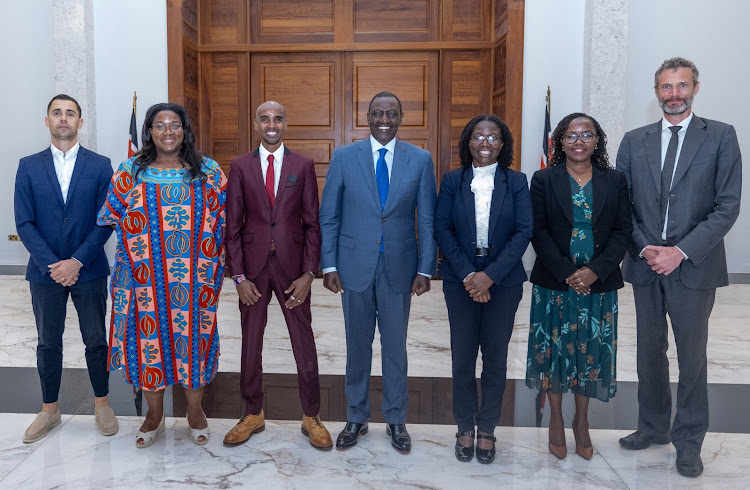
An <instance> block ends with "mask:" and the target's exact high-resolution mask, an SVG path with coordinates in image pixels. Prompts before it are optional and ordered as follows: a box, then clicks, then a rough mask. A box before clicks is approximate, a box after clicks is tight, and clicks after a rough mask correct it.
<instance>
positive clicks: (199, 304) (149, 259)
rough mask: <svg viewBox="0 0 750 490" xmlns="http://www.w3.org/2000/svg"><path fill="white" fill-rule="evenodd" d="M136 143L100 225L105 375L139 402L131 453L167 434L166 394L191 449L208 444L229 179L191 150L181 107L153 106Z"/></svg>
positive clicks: (114, 180) (114, 184) (112, 187)
mask: <svg viewBox="0 0 750 490" xmlns="http://www.w3.org/2000/svg"><path fill="white" fill-rule="evenodd" d="M142 138H143V149H142V150H141V151H140V152H139V153H138V154H137V155H135V156H134V157H132V158H130V159H128V160H126V161H124V162H122V164H120V168H119V170H118V171H117V172H116V173H115V174H114V176H113V177H112V183H111V185H110V189H109V193H108V195H107V200H106V201H105V203H104V206H103V207H102V209H101V211H100V212H99V218H98V224H99V225H113V226H114V228H115V230H116V232H117V252H116V256H115V266H114V270H113V271H112V291H111V296H112V318H111V324H110V351H109V369H110V370H111V371H113V370H116V369H122V370H123V375H124V377H125V380H126V381H127V382H128V383H130V384H132V385H133V386H137V387H139V388H142V389H143V391H144V393H145V396H146V402H147V403H148V413H147V414H146V420H145V421H144V422H143V425H142V426H141V428H140V431H139V432H138V434H137V436H136V446H137V447H147V446H150V445H151V444H153V442H154V441H155V439H156V437H157V436H158V435H159V434H160V433H161V432H163V431H164V403H163V402H164V388H165V387H167V386H168V385H172V384H181V385H182V386H183V387H184V388H185V396H186V399H187V405H188V408H187V422H188V427H189V429H190V434H191V438H192V440H193V442H195V443H196V444H205V443H206V442H208V437H209V430H208V422H207V420H206V417H205V414H204V413H203V409H202V407H201V399H202V397H203V391H204V389H205V387H206V384H208V383H209V382H210V381H211V380H212V379H213V377H214V375H215V374H216V371H217V368H218V357H219V334H218V330H217V328H216V307H217V304H218V299H219V292H220V291H221V285H222V280H223V275H224V244H223V234H224V203H225V198H226V177H225V176H224V174H223V173H222V171H221V168H220V167H219V165H218V164H217V163H216V162H215V161H213V160H211V159H209V158H206V157H203V156H201V154H200V153H199V152H198V151H197V150H196V148H195V135H194V134H193V130H192V126H191V124H190V120H189V119H188V115H187V112H186V111H185V109H184V108H183V107H182V106H179V105H177V104H157V105H154V106H152V107H151V108H150V109H149V110H148V112H147V114H146V119H145V121H144V124H143V131H142Z"/></svg>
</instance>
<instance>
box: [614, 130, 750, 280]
mask: <svg viewBox="0 0 750 490" xmlns="http://www.w3.org/2000/svg"><path fill="white" fill-rule="evenodd" d="M617 169H618V170H621V171H622V172H624V173H625V176H626V178H627V181H628V187H629V190H630V198H631V202H632V210H633V241H632V243H631V245H630V250H629V253H628V254H627V255H626V256H625V261H624V263H623V273H624V277H625V280H626V281H628V282H630V283H632V284H634V285H637V286H642V285H646V284H649V283H651V281H653V280H654V279H655V278H656V273H655V272H653V271H652V270H651V267H649V265H648V264H647V263H646V260H645V259H643V258H641V257H639V254H640V252H641V250H642V249H643V247H645V246H646V245H661V244H662V238H661V232H662V228H661V217H660V206H659V199H660V187H661V121H659V122H657V123H656V124H650V125H648V126H644V127H642V128H638V129H634V130H632V131H630V132H628V133H627V134H626V135H625V137H624V138H623V140H622V144H621V145H620V150H619V152H618V154H617ZM741 190H742V157H741V156H740V148H739V144H738V142H737V135H736V133H735V131H734V128H733V127H732V126H730V125H728V124H724V123H721V122H718V121H712V120H710V119H703V118H700V117H698V116H693V119H692V121H691V122H690V126H688V128H687V133H686V134H685V139H684V141H683V144H682V150H681V151H680V157H679V160H678V162H677V168H676V170H675V174H674V179H673V181H672V192H671V198H670V203H669V225H668V226H667V243H668V244H669V245H670V246H677V247H679V248H680V250H682V251H683V252H685V254H686V255H687V256H688V260H685V261H683V262H682V264H681V265H680V266H679V267H678V268H677V269H676V270H675V271H674V272H672V274H679V278H680V281H681V282H682V284H683V285H684V286H685V287H688V288H691V289H711V288H716V287H720V286H726V285H727V284H729V278H728V275H727V263H726V254H725V252H724V235H726V234H727V232H729V230H730V229H731V228H732V225H733V224H734V222H735V220H736V219H737V215H738V214H739V212H740V193H741Z"/></svg>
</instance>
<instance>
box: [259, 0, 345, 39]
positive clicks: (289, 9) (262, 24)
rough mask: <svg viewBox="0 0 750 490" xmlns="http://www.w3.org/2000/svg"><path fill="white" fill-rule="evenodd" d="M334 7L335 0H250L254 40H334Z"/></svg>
mask: <svg viewBox="0 0 750 490" xmlns="http://www.w3.org/2000/svg"><path fill="white" fill-rule="evenodd" d="M334 11H335V10H334V0H304V1H300V0H250V31H251V33H252V42H253V43H255V44H265V43H280V44H281V43H283V44H289V43H330V42H333V36H334Z"/></svg>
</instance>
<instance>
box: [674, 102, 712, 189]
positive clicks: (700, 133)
mask: <svg viewBox="0 0 750 490" xmlns="http://www.w3.org/2000/svg"><path fill="white" fill-rule="evenodd" d="M705 127H706V123H705V122H703V119H701V118H699V117H698V116H693V120H692V121H690V126H688V128H687V131H686V132H685V139H683V140H682V148H681V149H680V158H679V159H678V160H677V164H676V165H677V168H676V169H675V171H674V177H673V178H672V189H674V187H675V186H676V185H677V183H678V182H679V181H680V179H681V178H682V177H683V176H684V175H685V172H687V169H688V167H690V164H691V163H692V162H693V160H694V159H695V156H696V155H697V154H698V150H700V148H701V146H702V145H703V140H705V139H706V131H705Z"/></svg>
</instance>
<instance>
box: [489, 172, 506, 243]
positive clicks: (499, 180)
mask: <svg viewBox="0 0 750 490" xmlns="http://www.w3.org/2000/svg"><path fill="white" fill-rule="evenodd" d="M507 188H508V179H507V178H506V175H505V169H503V168H500V166H499V165H498V167H497V169H495V188H494V189H493V191H492V204H491V205H490V226H489V233H488V238H489V237H491V236H492V232H493V231H494V229H495V225H496V224H497V217H498V216H500V209H502V207H503V200H504V199H505V194H506V192H505V191H506V190H507Z"/></svg>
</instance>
